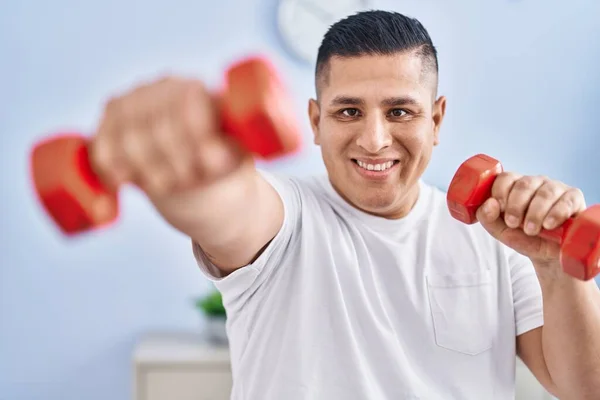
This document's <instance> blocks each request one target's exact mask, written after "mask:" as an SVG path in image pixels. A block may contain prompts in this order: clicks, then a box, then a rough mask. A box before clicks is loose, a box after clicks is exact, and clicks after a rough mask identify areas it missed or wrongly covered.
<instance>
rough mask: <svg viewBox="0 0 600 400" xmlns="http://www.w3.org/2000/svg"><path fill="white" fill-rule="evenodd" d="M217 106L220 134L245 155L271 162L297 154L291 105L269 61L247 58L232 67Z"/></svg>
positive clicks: (297, 131)
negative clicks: (271, 160) (228, 137)
mask: <svg viewBox="0 0 600 400" xmlns="http://www.w3.org/2000/svg"><path fill="white" fill-rule="evenodd" d="M220 104H221V107H220V118H221V121H222V125H223V130H224V131H225V132H226V133H229V134H230V135H232V136H233V137H235V139H236V140H237V141H238V143H240V144H241V146H242V147H243V148H244V149H245V150H246V151H248V152H250V153H253V154H255V155H258V156H260V157H262V158H263V159H273V158H277V157H281V156H283V155H286V154H289V153H292V152H295V151H297V150H298V148H299V146H300V143H301V141H300V138H301V134H300V132H299V130H298V123H297V119H296V117H295V115H294V112H293V110H294V107H293V103H292V100H291V98H290V97H289V96H288V95H287V93H286V91H285V90H284V87H283V84H282V82H281V80H280V78H279V76H278V75H277V72H276V70H275V68H274V67H273V65H272V64H271V63H270V62H269V61H268V60H266V59H264V58H261V57H249V58H247V59H244V60H243V61H241V62H238V63H236V64H234V65H233V66H231V67H230V68H229V69H228V70H227V71H226V74H225V84H224V87H223V90H222V93H221V98H220Z"/></svg>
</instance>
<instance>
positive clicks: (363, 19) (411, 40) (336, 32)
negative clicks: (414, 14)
mask: <svg viewBox="0 0 600 400" xmlns="http://www.w3.org/2000/svg"><path fill="white" fill-rule="evenodd" d="M408 51H415V52H416V55H418V56H420V57H421V58H422V60H423V67H424V72H428V73H432V72H433V73H435V76H436V78H437V74H438V68H439V67H438V57H437V50H436V48H435V47H434V45H433V43H432V40H431V37H430V36H429V33H428V32H427V30H426V29H425V27H423V25H422V24H421V22H419V21H418V20H417V19H415V18H410V17H407V16H405V15H403V14H400V13H397V12H393V11H383V10H370V11H362V12H358V13H356V14H353V15H350V16H348V17H346V18H344V19H342V20H340V21H338V22H336V23H335V24H333V25H332V26H331V27H330V28H329V30H328V31H327V33H325V36H324V37H323V41H322V42H321V45H320V47H319V51H318V54H317V63H316V68H315V79H316V84H317V93H318V85H319V78H320V77H321V75H324V74H327V73H328V71H329V69H328V68H327V67H328V64H329V60H330V59H331V58H332V57H334V56H338V57H357V56H363V55H392V54H395V53H402V52H408ZM436 87H437V79H436Z"/></svg>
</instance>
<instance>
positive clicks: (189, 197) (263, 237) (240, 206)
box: [151, 164, 283, 271]
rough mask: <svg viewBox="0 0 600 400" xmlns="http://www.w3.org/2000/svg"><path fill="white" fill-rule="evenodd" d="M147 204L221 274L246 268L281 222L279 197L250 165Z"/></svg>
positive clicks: (281, 211)
mask: <svg viewBox="0 0 600 400" xmlns="http://www.w3.org/2000/svg"><path fill="white" fill-rule="evenodd" d="M151 201H152V202H153V204H154V205H155V207H156V208H157V210H158V212H159V213H160V214H161V215H162V216H163V217H164V218H165V220H166V221H167V222H169V223H170V224H171V225H172V226H173V227H175V228H176V229H177V230H179V231H181V232H182V233H184V234H185V235H187V236H189V237H190V238H192V239H193V240H194V241H195V242H196V243H198V244H199V245H200V247H201V248H202V249H203V251H204V252H205V253H206V254H207V255H208V256H209V257H210V259H211V261H213V263H214V264H215V265H217V266H218V267H219V268H221V269H223V270H224V271H231V270H233V269H235V268H237V267H240V266H243V265H246V264H248V263H249V262H250V261H251V260H252V259H253V258H254V257H255V256H256V254H257V253H258V252H259V251H260V250H261V248H262V247H263V246H264V245H265V244H266V243H267V242H268V241H269V240H270V239H272V237H273V236H274V235H275V234H276V233H277V230H278V229H279V228H280V226H281V223H282V221H283V206H282V204H281V200H280V199H279V196H278V195H277V193H276V192H275V191H274V189H273V188H272V187H271V186H270V185H269V183H268V182H266V181H265V180H264V179H263V178H262V177H261V176H260V175H259V173H258V171H256V169H255V168H254V166H253V165H250V164H248V165H245V166H244V167H243V168H241V169H240V170H239V171H236V172H234V173H232V174H229V175H228V176H227V177H225V178H223V179H220V180H218V181H217V182H215V183H212V184H210V185H207V186H205V187H201V188H199V189H195V190H190V191H187V192H184V193H179V194H176V195H170V196H168V197H166V198H161V199H151Z"/></svg>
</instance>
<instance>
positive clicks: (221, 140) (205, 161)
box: [195, 134, 246, 182]
mask: <svg viewBox="0 0 600 400" xmlns="http://www.w3.org/2000/svg"><path fill="white" fill-rule="evenodd" d="M245 158H246V156H245V155H244V154H243V152H242V151H241V149H240V148H239V146H237V145H236V143H235V142H234V141H233V139H231V138H228V137H227V136H225V135H224V134H223V135H221V136H213V137H207V138H206V139H205V140H204V141H203V143H202V144H201V145H200V147H199V148H198V149H196V159H195V160H196V162H195V165H196V168H197V170H198V171H199V174H200V176H201V177H202V179H203V180H206V181H207V182H210V181H213V180H215V179H217V178H220V177H222V176H225V175H226V174H228V173H230V172H232V171H234V170H235V169H236V168H238V167H239V166H240V165H241V163H242V162H243V161H244V159H245Z"/></svg>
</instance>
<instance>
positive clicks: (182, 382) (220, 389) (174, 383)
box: [134, 334, 553, 400]
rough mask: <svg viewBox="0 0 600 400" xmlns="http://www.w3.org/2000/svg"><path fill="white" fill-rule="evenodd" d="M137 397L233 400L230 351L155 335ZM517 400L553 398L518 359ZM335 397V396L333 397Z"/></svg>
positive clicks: (137, 359)
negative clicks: (231, 394)
mask: <svg viewBox="0 0 600 400" xmlns="http://www.w3.org/2000/svg"><path fill="white" fill-rule="evenodd" d="M134 368H135V371H134V379H135V382H134V393H135V394H134V399H135V400H229V397H230V393H231V385H232V379H231V367H230V361H229V351H228V349H227V348H226V347H219V346H215V345H211V344H208V343H206V341H204V340H202V338H201V335H200V334H192V335H183V334H170V335H153V336H149V337H147V338H144V339H143V340H142V341H141V342H140V343H139V344H138V346H137V348H136V350H135V354H134ZM516 379H517V383H516V387H517V388H516V391H517V392H516V396H515V400H551V399H553V397H552V396H550V395H549V394H548V392H546V391H545V390H544V388H543V387H542V386H541V385H540V384H539V383H538V382H537V380H536V379H535V378H534V377H533V375H532V374H531V372H529V370H528V369H527V367H525V365H524V364H523V363H522V362H521V361H517V376H516ZM332 400H334V399H332Z"/></svg>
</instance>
